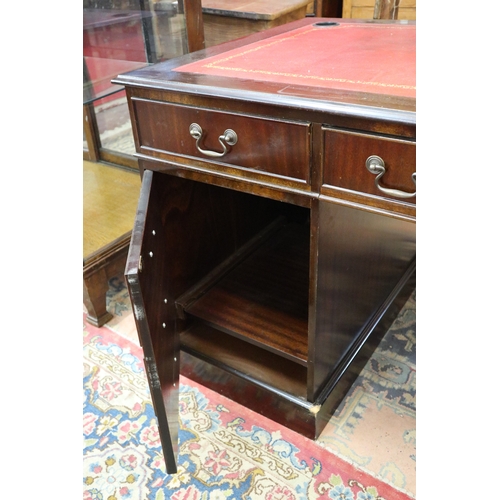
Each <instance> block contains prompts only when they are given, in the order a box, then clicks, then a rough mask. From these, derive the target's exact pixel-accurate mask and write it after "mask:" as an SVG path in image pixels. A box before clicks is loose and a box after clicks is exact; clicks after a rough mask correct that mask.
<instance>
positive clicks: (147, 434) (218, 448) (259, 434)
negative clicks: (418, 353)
mask: <svg viewBox="0 0 500 500" xmlns="http://www.w3.org/2000/svg"><path fill="white" fill-rule="evenodd" d="M111 285H112V288H111V292H110V294H109V297H108V308H109V310H110V311H111V312H112V313H113V314H114V318H113V320H112V321H111V322H110V323H108V324H107V325H106V326H104V327H102V328H95V327H93V326H91V325H89V324H88V323H86V322H85V314H84V316H83V340H84V342H83V343H84V379H83V388H84V409H83V434H84V455H83V467H84V471H83V472H84V475H83V477H84V479H83V483H84V485H83V498H84V499H99V500H101V499H102V500H120V499H140V500H145V499H148V500H150V499H151V500H163V499H174V500H219V499H220V500H222V499H224V500H227V499H234V500H239V499H242V500H243V499H263V500H274V499H276V500H278V499H279V500H294V499H296V500H299V499H304V500H308V499H322V498H325V499H339V500H340V499H342V500H375V499H378V500H381V499H386V500H391V499H395V500H400V499H401V500H406V499H408V498H415V495H414V491H415V488H414V487H411V488H409V487H408V486H409V485H410V486H411V485H413V484H414V469H415V368H414V351H415V349H414V332H415V330H414V323H415V320H414V311H415V308H414V306H415V298H414V297H412V298H411V299H410V300H409V301H408V304H407V307H406V308H405V309H404V310H403V311H402V314H400V316H399V318H398V319H397V320H396V322H395V324H394V325H393V328H392V329H391V330H390V331H389V332H388V334H387V335H386V337H385V339H384V341H383V342H382V345H381V346H380V348H379V349H378V351H377V352H376V353H375V355H374V356H373V357H372V358H371V359H370V362H369V363H368V364H367V367H366V368H365V370H364V371H363V373H362V374H361V376H360V377H359V378H358V381H357V382H356V383H355V384H354V386H353V388H352V390H351V392H350V393H349V395H348V396H347V397H346V398H345V400H344V402H343V404H342V405H341V407H340V408H339V410H338V411H337V412H336V414H335V415H334V417H332V419H331V421H330V423H329V424H328V426H327V428H326V429H325V431H324V432H323V434H322V435H321V436H320V438H319V439H318V440H317V441H311V440H308V439H306V438H304V437H302V436H300V435H299V434H297V433H295V432H293V431H290V430H289V429H287V428H285V427H283V426H280V425H279V424H276V423H275V422H272V421H271V420H269V419H266V418H265V417H262V416H260V415H258V414H256V413H254V412H252V411H250V410H248V409H247V408H245V407H243V406H241V405H238V404H236V403H234V402H233V401H231V400H229V399H227V398H225V397H223V396H221V395H219V394H217V393H214V392H213V391H211V390H210V389H208V388H206V387H203V386H200V385H198V384H196V383H194V382H193V381H191V380H189V379H186V378H185V377H181V387H180V405H179V415H180V433H179V439H180V451H179V459H178V464H179V469H178V473H177V474H175V475H167V474H165V464H164V461H163V457H162V454H161V447H160V442H159V437H158V429H157V425H156V418H155V415H154V411H153V408H152V404H151V400H150V396H149V389H148V385H147V380H146V376H145V373H144V366H143V363H142V349H141V348H140V346H139V344H138V341H137V334H136V332H135V326H134V324H133V318H132V315H131V313H130V302H129V299H128V294H127V292H126V288H125V287H124V285H123V282H121V281H120V280H114V281H112V282H111ZM412 332H413V333H412ZM412 335H413V337H412ZM412 339H413V340H412ZM367 432H368V433H369V434H370V436H367V435H366V433H367ZM393 438H395V439H396V440H395V441H391V440H392V439H393ZM398 440H399V441H398ZM400 441H401V442H400ZM395 446H398V448H394V447H395ZM403 455H404V456H405V458H406V461H410V467H409V468H408V467H407V466H406V465H405V464H404V462H402V461H401V460H399V461H398V457H402V456H403ZM406 455H409V457H406ZM412 474H413V478H412V477H411V476H412ZM402 483H404V485H402Z"/></svg>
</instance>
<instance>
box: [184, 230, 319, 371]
mask: <svg viewBox="0 0 500 500" xmlns="http://www.w3.org/2000/svg"><path fill="white" fill-rule="evenodd" d="M309 241H310V237H309V225H308V224H296V223H290V224H285V225H283V226H281V227H279V229H277V230H276V231H274V232H273V234H272V235H271V236H269V237H268V238H267V239H265V241H264V242H263V243H261V244H260V245H259V247H258V248H257V249H256V250H255V251H254V252H252V253H250V255H247V256H246V258H245V259H244V260H242V261H241V262H238V263H237V265H234V266H232V268H231V269H230V270H229V271H227V269H226V268H227V266H221V267H222V268H221V270H220V276H216V277H215V278H214V279H212V280H210V283H209V284H207V286H206V287H205V288H204V289H203V287H201V291H200V289H198V292H197V296H196V299H195V300H190V301H187V302H189V303H187V304H186V305H185V307H184V311H185V312H186V313H188V314H189V316H191V317H194V318H197V319H198V320H201V321H202V322H204V323H206V324H208V325H210V326H211V327H213V328H215V329H218V330H220V331H222V332H225V333H227V334H229V335H233V336H235V337H237V338H240V339H243V340H245V341H247V342H249V343H251V344H254V345H256V346H259V347H261V348H263V349H266V350H268V351H270V352H272V353H274V354H277V355H279V356H282V357H284V358H286V359H289V360H291V361H294V362H295V363H298V364H301V365H303V366H306V365H307V359H308V294H309Z"/></svg>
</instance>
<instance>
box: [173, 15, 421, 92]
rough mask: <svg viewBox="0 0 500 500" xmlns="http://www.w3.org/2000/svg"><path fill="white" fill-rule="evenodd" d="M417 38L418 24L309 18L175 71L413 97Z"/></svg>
mask: <svg viewBox="0 0 500 500" xmlns="http://www.w3.org/2000/svg"><path fill="white" fill-rule="evenodd" d="M415 42H416V25H415V24H409V25H406V24H397V25H394V24H375V23H374V24H370V23H368V24H360V23H352V24H350V23H342V24H339V25H337V26H316V25H315V24H311V25H309V26H305V27H302V28H298V29H295V30H292V31H289V32H287V33H283V34H281V35H277V36H274V37H271V38H267V39H265V40H262V41H259V42H255V43H251V44H248V45H245V46H243V47H240V48H238V49H234V50H229V51H227V52H223V53H222V54H219V55H217V56H213V57H209V58H206V59H203V60H200V61H197V62H194V63H190V64H186V65H184V66H181V67H179V68H177V69H176V70H175V71H180V72H191V73H201V74H206V75H217V76H224V77H231V78H244V79H251V80H257V81H272V82H277V83H283V84H289V85H307V86H315V87H326V88H334V89H342V90H350V91H357V92H369V93H377V94H390V95H397V96H404V97H415V96H416V43H415Z"/></svg>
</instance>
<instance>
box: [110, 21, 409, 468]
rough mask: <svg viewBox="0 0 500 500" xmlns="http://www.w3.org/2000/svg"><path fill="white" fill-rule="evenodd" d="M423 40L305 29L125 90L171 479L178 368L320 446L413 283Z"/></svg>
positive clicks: (139, 308) (146, 73) (138, 263)
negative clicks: (419, 46)
mask: <svg viewBox="0 0 500 500" xmlns="http://www.w3.org/2000/svg"><path fill="white" fill-rule="evenodd" d="M415 32H416V23H415V22H414V21H372V20H369V21H362V20H345V19H333V18H332V19H330V18H304V19H301V20H299V21H294V22H292V23H288V24H284V25H281V26H278V27H275V28H272V29H269V30H266V31H262V32H259V33H255V34H252V35H250V36H248V37H245V38H242V39H238V40H234V41H230V42H226V43H222V44H220V45H216V46H213V47H209V48H207V49H204V50H200V51H197V52H193V53H191V54H187V55H185V56H182V57H179V58H176V59H173V60H169V61H166V62H162V63H158V64H155V65H152V66H148V67H145V68H142V69H139V70H134V71H132V72H129V73H126V74H123V75H119V76H118V77H117V78H116V79H115V83H119V84H121V85H124V86H125V88H126V92H127V100H128V106H129V111H130V116H131V122H132V129H133V133H134V142H135V147H136V155H135V156H136V157H137V158H138V161H139V166H140V170H141V175H142V189H141V195H140V199H139V203H138V208H137V216H136V221H135V225H134V229H133V232H132V239H131V245H130V249H129V254H128V260H127V267H126V271H125V276H126V279H127V285H128V288H129V292H130V296H131V300H132V303H133V308H134V317H135V320H136V325H137V329H138V333H139V337H140V340H141V344H142V347H143V349H144V356H145V366H146V369H147V373H148V380H149V385H150V389H151V397H152V400H153V403H154V407H155V412H156V415H157V418H158V426H159V432H160V437H161V441H162V447H163V452H164V456H165V462H166V466H167V472H168V473H174V472H175V471H176V461H177V451H178V450H177V448H178V389H179V387H178V386H179V374H180V373H182V374H183V375H185V376H187V377H188V378H191V379H192V380H195V381H197V382H198V383H201V384H204V385H206V386H208V387H210V388H211V389H213V390H216V391H218V392H220V393H222V394H224V395H226V396H228V397H230V398H232V399H234V400H235V401H237V402H239V403H241V404H243V405H245V406H247V407H248V408H250V409H252V410H254V411H256V412H258V413H261V414H263V415H265V416H267V417H268V418H271V419H272V420H275V421H277V422H279V423H281V424H283V425H285V426H287V427H289V428H290V429H292V430H294V431H296V432H299V433H301V434H303V435H304V436H306V437H308V438H310V439H315V438H317V436H318V435H319V433H320V432H321V431H322V429H323V428H324V426H325V425H326V423H327V421H328V420H329V418H330V417H331V415H332V414H333V412H334V411H335V409H336V408H337V407H338V405H339V403H340V402H341V401H342V398H343V397H344V396H345V394H346V392H347V391H348V389H349V387H350V386H351V384H352V383H353V381H354V380H355V378H356V376H357V375H358V374H359V372H360V370H361V369H362V368H363V366H364V364H365V363H366V361H367V360H368V359H369V357H370V355H371V354H372V353H373V350H374V349H375V348H376V346H377V345H378V343H379V342H380V340H381V338H382V337H383V335H384V334H385V332H386V331H387V329H388V328H389V326H390V325H391V323H392V321H393V320H394V319H395V317H396V315H397V313H398V312H399V310H400V308H401V307H402V305H403V304H404V303H405V301H406V299H407V298H408V297H409V295H410V293H411V292H412V291H413V289H414V288H415V268H416V237H415V222H416V154H415V151H416V83H415V82H416V79H415V66H416V65H415Z"/></svg>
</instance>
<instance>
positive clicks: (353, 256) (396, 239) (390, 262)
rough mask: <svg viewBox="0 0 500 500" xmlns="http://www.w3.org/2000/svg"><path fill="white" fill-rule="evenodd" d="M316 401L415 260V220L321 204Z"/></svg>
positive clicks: (315, 378) (314, 387) (316, 336)
mask: <svg viewBox="0 0 500 500" xmlns="http://www.w3.org/2000/svg"><path fill="white" fill-rule="evenodd" d="M319 205H320V208H319V252H318V293H317V297H318V300H317V309H316V314H317V316H316V332H315V338H314V342H313V344H314V383H313V392H314V397H317V396H318V394H319V392H320V390H321V389H322V388H323V387H324V386H325V384H326V383H327V382H328V380H329V379H330V377H331V376H332V375H333V374H334V373H335V370H336V369H337V368H338V366H339V365H340V364H341V363H342V361H343V359H344V357H346V356H349V349H350V348H351V346H353V344H354V343H355V342H356V340H357V339H359V338H360V337H361V336H362V335H364V334H365V331H366V330H367V329H368V328H369V326H370V324H371V322H372V320H373V318H374V316H375V315H376V314H378V310H379V308H380V307H381V305H382V304H383V303H384V301H385V300H386V298H387V297H388V296H389V295H390V294H391V292H392V291H393V290H394V288H395V287H396V285H397V284H398V282H399V280H400V279H401V277H402V276H403V275H404V274H405V272H406V271H407V269H408V267H409V265H410V263H411V261H412V260H413V259H414V258H415V253H416V241H415V239H416V238H415V224H414V223H413V222H411V221H407V220H402V219H399V218H393V217H390V216H386V215H382V214H378V213H373V212H369V211H365V210H363V209H362V208H353V207H349V206H343V205H339V204H336V203H330V202H325V201H321V202H320V204H319Z"/></svg>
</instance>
